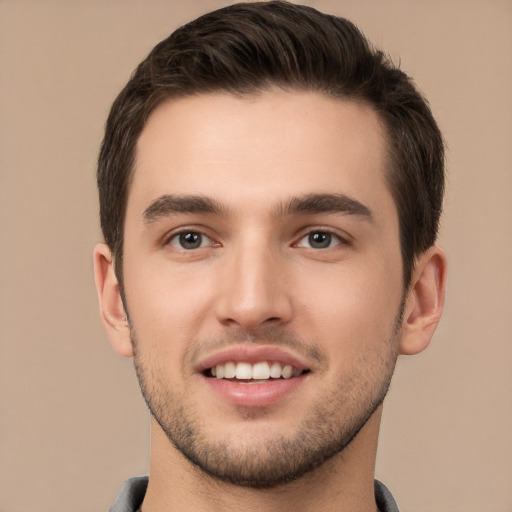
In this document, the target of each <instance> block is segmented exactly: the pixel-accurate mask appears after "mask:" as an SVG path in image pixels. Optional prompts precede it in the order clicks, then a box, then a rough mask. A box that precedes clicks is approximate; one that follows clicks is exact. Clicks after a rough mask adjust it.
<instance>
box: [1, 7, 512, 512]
mask: <svg viewBox="0 0 512 512" xmlns="http://www.w3.org/2000/svg"><path fill="white" fill-rule="evenodd" d="M227 3H229V2H225V1H221V0H217V1H215V0H210V1H207V0H201V1H194V2H184V1H183V2H181V1H177V0H176V1H172V0H166V1H164V0H145V1H142V0H110V1H105V0H88V1H85V0H83V1H80V0H68V1H65V0H60V1H58V0H33V1H29V0H0V73H1V74H0V145H1V146H0V173H1V174H0V180H1V183H0V209H1V211H0V215H1V216H0V243H1V245H0V334H1V345H0V406H1V413H0V414H1V416H0V434H1V435H0V511H1V512H36V511H37V512H70V511H73V512H90V511H93V510H106V509H107V508H108V506H109V504H110V502H111V500H112V499H113V497H114V495H115V493H116V492H117V490H118V488H119V486H120V484H121V482H122V481H123V480H124V479H125V478H127V477H129V476H132V475H135V474H139V473H144V472H145V471H146V468H147V452H148V418H147V414H146V411H145V409H144V406H143V403H142V400H141V398H140V397H139V392H138V388H137V384H136V381H135V379H134V377H133V374H132V373H133V372H132V367H131V362H130V361H129V360H122V359H120V358H118V357H116V356H115V355H114V354H113V352H112V351H111V349H110V347H109V345H108V343H107V341H106V339H105V336H104V334H103V332H102V328H101V326H100V322H99V318H98V315H97V305H96V297H95V291H94V289H93V280H92V264H91V251H92V247H93V245H94V243H95V242H96V241H98V240H99V239H100V235H99V230H98V227H97V225H98V221H97V212H96V211H97V199H96V192H95V181H94V167H95V159H96V153H97V149H98V145H99V143H100V140H101V137H102V127H103V123H104V121H105V118H106V114H107V109H108V107H109V105H110V103H111V101H112V100H113V98H114V96H115V94H116V93H117V92H118V90H119V89H120V87H121V86H122V85H123V84H124V82H125V81H126V80H127V78H128V76H129V73H130V72H131V71H132V69H133V68H134V67H135V65H136V64H137V63H138V62H139V61H140V60H141V59H142V58H143V57H144V56H145V54H146V53H147V52H148V51H149V50H150V48H152V46H153V45H154V44H155V43H157V42H158V41H159V40H160V39H162V38H163V37H164V36H166V35H168V33H169V32H170V31H171V30H172V29H174V28H175V27H176V26H178V25H179V24H182V23H183V22H185V21H186V20H188V19H190V18H192V17H195V16H196V15H198V14H200V13H202V12H203V11H206V10H209V9H210V8H214V7H219V6H222V5H226V4H227ZM308 3H309V4H311V5H313V6H315V7H317V8H319V9H321V10H327V11H331V12H335V13H337V14H340V15H344V16H346V17H348V18H350V19H352V20H353V21H355V22H356V23H357V24H358V25H359V26H360V27H361V28H362V29H363V30H364V31H365V32H366V33H367V35H368V36H369V37H370V38H371V39H372V40H373V41H374V42H375V43H377V44H378V45H381V46H383V47H384V48H385V49H386V50H387V51H388V52H389V53H391V55H392V56H393V57H394V58H395V59H398V58H399V57H400V58H401V62H402V67H403V68H404V69H405V70H406V71H407V72H409V73H410V74H412V75H413V76H414V77H415V78H416V81H417V83H418V84H419V85H420V87H421V88H422V89H423V91H424V92H425V93H426V94H427V96H428V97H429V98H430V101H431V105H432V109H433V111H434V114H435V115H436V117H437V119H438V121H439V123H440V126H441V128H442V130H443V131H444V134H445V137H446V139H447V142H448V146H449V152H448V169H449V188H448V195H447V200H446V208H445V216H444V222H443V226H442V236H441V244H442V245H443V246H444V247H445V249H446V251H447V253H448V256H449V260H450V275H449V293H448V301H447V306H446V311H445V317H444V320H443V322H442V324H441V326H440V328H439V330H438V332H437V334H436V336H435V338H434V341H433V344H432V346H431V348H430V349H429V350H428V351H427V352H426V353H424V354H423V355H421V356H418V357H413V358H407V359H403V360H401V361H400V363H399V368H398V371H397V375H396V377H395V380H394V383H393V387H392V392H391V394H390V396H389V398H388V399H387V405H386V407H385V417H384V424H383V429H382V435H381V442H380V447H379V459H378V465H377V476H378V477H379V478H381V479H382V480H383V481H385V482H386V483H387V484H388V485H389V486H390V487H391V489H392V490H393V491H394V493H395V495H396V497H397V500H398V502H399V504H400V505H401V507H402V510H403V511H404V512H406V511H411V512H412V511H414V512H433V511H436V512H511V511H512V270H511V269H512V215H511V213H512V167H511V166H512V149H511V147H512V144H511V141H512V94H511V84H512V2H511V1H510V0H487V1H484V0H449V1H441V0H432V1H428V0H386V1H378V0H375V1H364V0H362V1H357V0H338V1H334V0H317V1H314V0H311V1H310V2H308Z"/></svg>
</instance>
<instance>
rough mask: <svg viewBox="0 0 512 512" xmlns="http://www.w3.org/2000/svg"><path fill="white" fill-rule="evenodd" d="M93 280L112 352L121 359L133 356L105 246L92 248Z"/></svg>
mask: <svg viewBox="0 0 512 512" xmlns="http://www.w3.org/2000/svg"><path fill="white" fill-rule="evenodd" d="M94 280H95V282H96V290H97V293H98V300H99V305H100V315H101V320H102V323H103V328H104V329H105V332H106V334H107V337H108V339H109V341H110V344H111V345H112V347H113V348H114V350H115V351H116V352H117V353H118V354H119V355H120V356H123V357H132V356H133V346H132V342H131V338H130V326H129V324H128V321H127V315H126V312H125V309H124V305H123V301H122V298H121V291H120V289H119V283H118V281H117V278H116V275H115V272H114V265H113V260H112V253H111V251H110V248H109V247H108V246H107V245H106V244H97V245H96V247H95V248H94Z"/></svg>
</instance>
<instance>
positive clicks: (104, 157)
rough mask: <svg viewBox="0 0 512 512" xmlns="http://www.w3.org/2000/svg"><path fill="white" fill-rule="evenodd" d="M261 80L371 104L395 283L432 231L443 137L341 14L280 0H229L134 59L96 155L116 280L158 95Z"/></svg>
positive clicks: (249, 89) (440, 188) (252, 89)
mask: <svg viewBox="0 0 512 512" xmlns="http://www.w3.org/2000/svg"><path fill="white" fill-rule="evenodd" d="M271 87H279V88H282V89H285V90H298V91H313V92H318V93H321V94H323V95H326V96H329V97H332V98H338V99H348V100H358V101H361V102H363V103H366V104H367V105H369V106H370V107H372V108H373V109H374V110H375V111H376V112H377V114H378V116H379V117H380V119H381V121H382V123H383V125H384V127H385V130H386V137H387V151H388V158H389V160H388V168H387V174H386V179H387V184H388V187H389V189H390V191H391V193H392V195H393V198H394V201H395V204H396V208H397V210H398V216H399V227H400V245H401V253H402V268H403V281H404V289H405V288H407V286H408V284H409V281H410V277H411V271H412V268H413V266H414V261H415V258H416V257H417V256H418V255H419V254H421V253H422V252H424V251H425V250H427V249H428V248H429V247H431V246H432V245H433V244H434V242H435V240H436V237H437V231H438V224H439V217H440V214H441V209H442V202H443V192H444V150H443V141H442V137H441V134H440V131H439V129H438V127H437V124H436V122H435V120H434V118H433V116H432V114H431V111H430V109H429V106H428V103H427V102H426V100H425V98H423V97H422V95H421V93H420V92H419V91H418V90H417V89H416V87H415V86H414V84H413V82H412V80H411V79H410V78H409V77H408V76H407V75H406V74H405V73H404V72H403V71H401V70H400V69H398V68H397V67H396V66H394V65H393V63H392V62H391V61H390V60H389V59H388V58H387V57H386V56H385V54H384V53H382V52H381V51H378V50H375V49H373V48H372V46H371V45H370V43H369V42H368V41H367V40H366V39H365V37H364V36H363V34H362V33H361V32H360V31H359V30H358V29H357V27H356V26H355V25H353V24H352V23H351V22H350V21H348V20H346V19H343V18H338V17H335V16H330V15H327V14H323V13H320V12H319V11H317V10H315V9H313V8H311V7H306V6H300V5H293V4H289V3H286V2H281V1H277V2H256V3H250V4H235V5H232V6H229V7H225V8H223V9H219V10H218V11H214V12H211V13H208V14H206V15H204V16H202V17H200V18H198V19H197V20H195V21H193V22H191V23H189V24H187V25H185V26H183V27H181V28H180V29H178V30H176V31H175V32H174V33H173V34H171V36H169V37H168V38H167V39H165V40H164V41H162V42H161V43H159V44H158V45H157V46H156V47H155V48H154V49H153V51H152V52H151V53H150V54H149V56H148V57H147V58H146V59H145V60H144V61H143V62H142V63H141V64H140V65H139V66H138V67H137V69H136V70H135V72H134V74H133V75H132V77H131V79H130V81H129V82H128V84H127V85H126V87H125V88H124V89H123V90H122V92H121V93H120V94H119V96H118V97H117V99H116V101H115V102H114V104H113V106H112V109H111V112H110V115H109V118H108V121H107V126H106V132H105V138H104V140H103V144H102V147H101V152H100V157H99V164H98V188H99V196H100V218H101V227H102V231H103V235H104V238H105V242H106V243H107V245H109V247H110V248H111V250H112V253H113V257H114V261H115V267H116V273H117V277H118V280H119V283H120V285H121V289H122V285H123V240H124V221H125V214H126V204H127V199H128V194H129V191H130V184H131V181H132V177H133V172H134V163H135V158H136V145H137V141H138V139H139V136H140V134H141V132H142V130H143V129H144V126H145V124H146V121H147V119H148V118H149V116H150V115H151V113H152V112H153V111H154V110H155V109H156V108H157V107H158V106H159V105H160V104H162V103H163V102H164V101H165V100H167V99H169V98H179V97H184V96H191V95H196V94H201V93H209V92H220V91H224V92H229V93H232V94H234V95H241V96H243V95H250V94H255V93H258V92H261V91H264V90H266V89H269V88H271Z"/></svg>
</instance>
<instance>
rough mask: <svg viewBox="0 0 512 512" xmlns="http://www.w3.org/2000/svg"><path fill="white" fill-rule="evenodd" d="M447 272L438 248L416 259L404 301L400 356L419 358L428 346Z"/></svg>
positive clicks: (437, 314) (438, 315)
mask: <svg viewBox="0 0 512 512" xmlns="http://www.w3.org/2000/svg"><path fill="white" fill-rule="evenodd" d="M446 268H447V263H446V256H445V254H444V252H443V251H442V250H441V249H440V248H439V247H436V246H433V247H431V248H430V249H428V250H427V251H425V252H424V253H423V254H422V255H421V256H420V257H419V258H418V260H417V262H416V265H415V267H414V270H413V274H412V279H411V284H410V287H409V292H408V294H407V298H406V301H405V308H404V319H403V324H402V336H401V338H400V353H401V354H406V355H413V354H418V353H419V352H422V351H423V350H425V349H426V348H427V347H428V345H429V344H430V340H431V338H432V336H433V334H434V332H435V330H436V327H437V325H438V323H439V320H440V319H441V314H442V312H443V307H444V298H445V291H446Z"/></svg>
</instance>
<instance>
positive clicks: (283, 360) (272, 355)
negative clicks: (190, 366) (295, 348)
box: [198, 345, 311, 372]
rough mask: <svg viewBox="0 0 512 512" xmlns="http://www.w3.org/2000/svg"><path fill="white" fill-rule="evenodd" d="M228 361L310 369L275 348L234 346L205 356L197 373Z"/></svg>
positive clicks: (297, 359) (300, 358)
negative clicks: (265, 363) (277, 364)
mask: <svg viewBox="0 0 512 512" xmlns="http://www.w3.org/2000/svg"><path fill="white" fill-rule="evenodd" d="M228 361H233V362H235V363H242V362H243V363H250V364H255V363H259V362H261V361H272V362H278V363H280V364H282V365H290V366H293V367H294V368H298V369H301V370H308V369H310V368H311V366H310V365H308V364H307V363H306V362H305V361H304V360H303V358H302V357H300V356H298V355H295V354H292V353H290V352H289V351H287V350H284V349H282V348H280V347H277V346H269V345H236V346H232V347H227V348H225V349H222V350H219V351H218V352H215V353H213V354H211V355H208V356H206V357H205V358H204V359H202V360H201V361H200V362H199V365H198V371H199V372H204V371H205V370H208V369H209V368H212V367H214V366H217V365H218V364H224V363H227V362H228Z"/></svg>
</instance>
